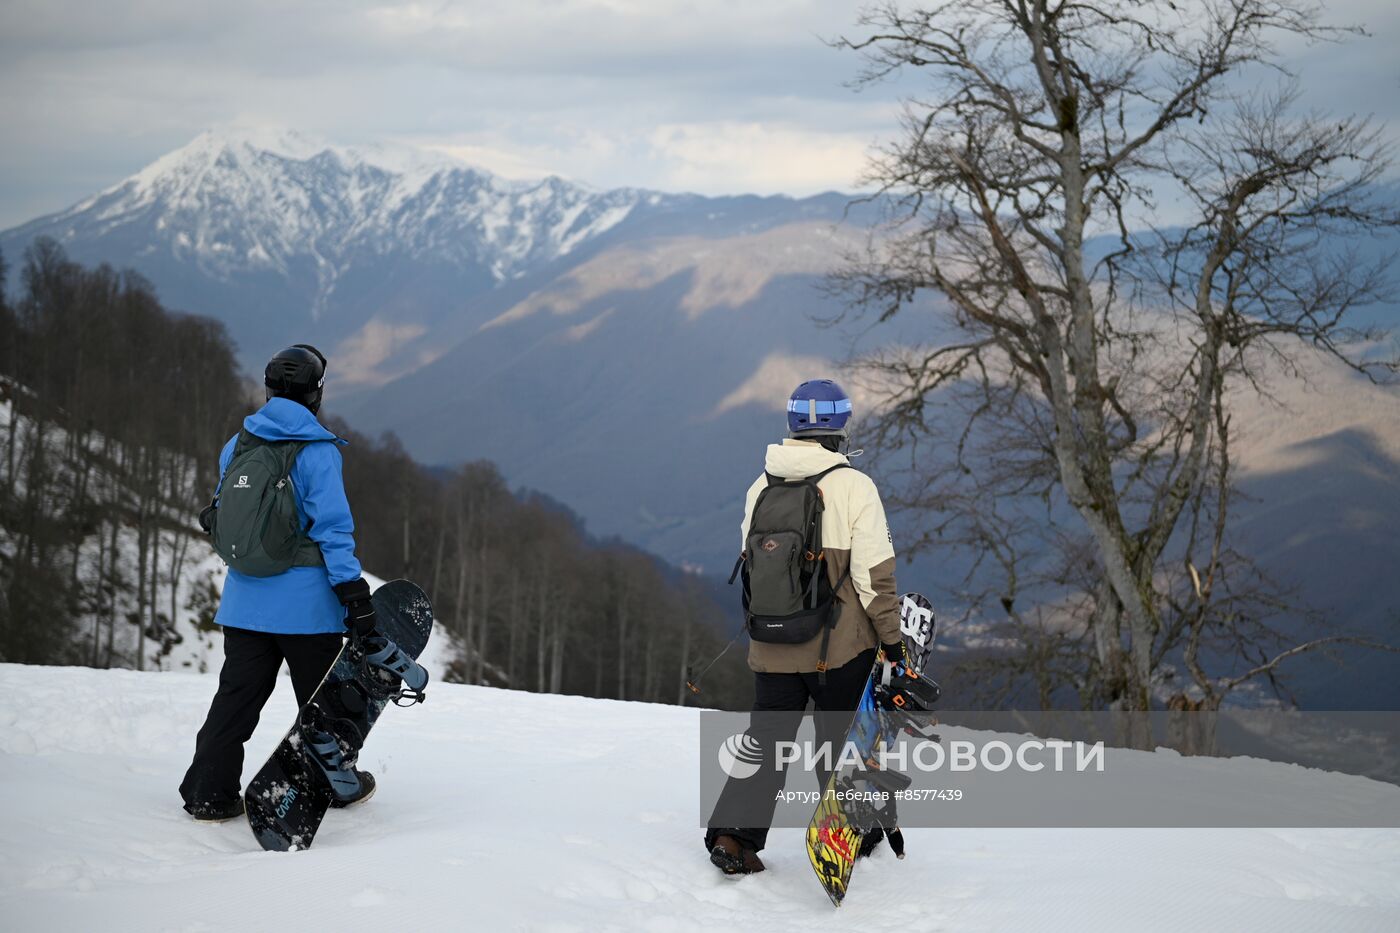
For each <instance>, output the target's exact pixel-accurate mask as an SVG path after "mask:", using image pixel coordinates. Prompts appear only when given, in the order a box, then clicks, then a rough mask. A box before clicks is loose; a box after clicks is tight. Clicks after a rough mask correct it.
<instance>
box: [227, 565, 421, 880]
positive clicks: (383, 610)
mask: <svg viewBox="0 0 1400 933" xmlns="http://www.w3.org/2000/svg"><path fill="white" fill-rule="evenodd" d="M372 598H373V601H374V612H375V616H376V617H377V620H378V621H377V625H376V627H377V630H378V632H379V634H381V635H383V636H385V637H386V638H388V639H389V640H390V641H392V642H394V644H396V645H398V646H399V648H400V650H402V651H403V652H404V653H405V654H408V655H411V656H412V657H414V658H416V657H418V655H419V654H421V653H422V651H423V649H424V647H426V646H427V644H428V635H429V634H430V633H431V632H432V628H433V607H432V604H431V603H429V602H428V597H427V595H426V594H425V593H424V592H423V591H422V590H421V589H419V588H418V587H417V586H416V585H415V584H413V583H410V582H409V581H407V580H393V581H391V582H389V583H386V584H384V585H383V586H381V587H380V588H379V589H377V590H375V592H374V596H373V597H372ZM362 660H363V652H362V651H361V650H360V647H359V645H358V643H357V642H356V641H354V640H349V641H347V642H346V643H345V647H344V648H342V649H341V652H340V656H339V657H338V658H336V662H335V664H333V665H332V666H331V669H330V670H329V671H328V672H327V673H326V676H325V679H324V680H322V681H321V686H320V687H318V688H317V689H316V693H315V694H313V695H312V697H311V700H310V701H309V702H308V703H307V708H303V709H302V710H299V711H298V713H297V722H296V723H293V724H292V728H291V729H290V730H288V732H287V734H286V735H285V736H283V737H282V741H281V743H279V744H278V746H277V749H276V751H274V752H273V753H272V757H271V758H269V759H268V760H267V763H266V764H264V765H263V766H262V768H260V769H259V770H258V773H257V775H256V776H255V777H254V778H253V779H252V780H251V781H249V782H248V788H247V790H245V791H244V792H243V802H244V805H245V808H246V810H247V813H248V825H249V826H251V827H252V829H253V836H254V837H256V838H257V840H258V844H259V845H261V846H262V847H263V848H264V849H268V850H275V851H279V852H285V851H288V850H296V849H307V848H310V846H311V842H312V840H313V839H315V837H316V830H317V829H318V828H319V827H320V825H321V820H322V819H323V818H324V817H325V815H326V810H327V809H329V808H330V805H331V801H332V800H333V799H334V797H333V796H332V794H331V790H330V787H329V785H328V784H327V783H326V780H325V777H324V776H323V775H322V773H321V772H320V770H319V769H317V767H316V766H315V765H314V764H312V763H311V762H309V761H307V760H306V758H305V756H304V755H303V754H302V743H303V737H302V731H301V725H300V724H301V721H302V716H303V715H307V714H308V713H312V714H316V715H319V717H320V721H321V722H322V723H325V724H328V725H330V727H331V730H332V731H333V732H334V733H335V734H336V735H337V737H338V738H339V739H340V744H341V750H342V752H344V753H345V755H346V758H347V759H348V760H352V761H353V760H354V758H355V757H356V755H357V750H356V749H355V748H354V744H355V743H353V742H352V741H347V737H348V736H352V735H354V734H356V733H358V735H359V736H362V737H363V736H368V735H369V730H370V729H371V728H372V727H373V726H374V723H375V721H376V720H377V719H378V718H379V714H380V713H382V712H383V711H384V707H385V706H387V705H388V704H389V702H390V700H391V699H392V696H393V693H394V692H396V691H392V690H389V689H387V687H388V686H391V685H387V684H386V683H385V682H384V681H383V680H378V682H376V678H375V676H374V674H372V673H371V672H368V671H367V670H366V668H365V667H364V665H363V664H362V663H361V662H362ZM310 707H315V710H309V709H308V708H310ZM360 744H362V743H360Z"/></svg>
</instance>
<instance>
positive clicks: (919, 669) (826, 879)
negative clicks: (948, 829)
mask: <svg viewBox="0 0 1400 933" xmlns="http://www.w3.org/2000/svg"><path fill="white" fill-rule="evenodd" d="M899 627H900V631H901V633H902V634H903V637H904V647H905V651H906V652H907V653H908V656H909V660H908V666H909V668H910V669H911V670H912V671H913V673H914V674H916V675H919V676H918V677H917V678H915V679H916V680H919V679H922V675H923V674H924V670H925V668H926V667H927V665H928V660H929V655H930V654H931V653H932V651H933V641H934V636H935V634H936V622H935V619H934V615H933V604H932V603H930V602H929V601H928V600H927V599H926V598H925V597H923V596H921V595H919V594H918V593H906V594H905V595H904V596H902V597H900V607H899ZM883 667H884V665H883V663H882V662H880V661H876V663H875V667H874V669H873V670H872V671H871V673H870V677H869V678H868V679H867V680H866V682H865V690H864V692H863V693H862V694H861V698H860V702H859V703H858V704H857V705H856V710H855V716H854V717H853V718H852V720H851V726H850V729H848V730H847V732H846V743H847V744H849V745H853V746H854V747H855V748H856V749H857V750H858V751H859V753H860V758H861V760H862V761H873V760H874V757H875V753H876V750H877V748H878V746H879V744H880V743H881V742H884V743H887V744H888V743H892V742H893V741H894V739H895V737H896V736H897V735H898V733H899V730H900V729H901V728H902V727H903V726H904V725H905V721H904V719H903V716H902V715H901V714H900V712H899V709H898V707H896V708H894V709H891V708H890V707H892V706H895V704H892V703H890V702H889V700H890V699H891V697H890V691H889V685H886V684H882V683H881V682H880V681H881V678H880V674H881V671H882V668H883ZM929 683H930V684H931V681H930V682H929ZM924 697H925V699H926V700H928V701H931V700H932V699H936V697H937V685H936V684H934V685H932V687H931V689H930V690H928V691H927V692H926V693H925V694H924ZM922 734H924V735H926V736H928V737H931V738H934V739H936V738H937V737H936V736H932V735H931V734H930V733H922ZM909 783H910V781H909V778H907V777H906V776H904V775H902V774H897V773H893V772H889V771H877V770H874V769H869V770H860V769H858V768H856V767H855V766H854V765H847V766H845V767H842V768H839V769H837V770H834V771H833V772H832V774H831V777H830V778H829V779H828V780H827V784H826V787H825V788H824V792H823V793H822V797H821V800H820V801H818V803H817V808H816V811H815V812H814V813H813V814H812V819H811V821H810V822H808V824H807V857H808V859H809V860H810V861H811V863H812V870H813V871H815V872H816V874H817V880H818V881H819V882H820V883H821V886H822V888H823V890H825V891H826V894H827V897H829V898H831V903H833V904H834V905H836V906H837V907H840V906H841V901H842V900H843V899H844V898H845V897H846V889H847V887H848V886H849V885H850V883H851V873H852V872H853V871H854V869H855V864H856V858H857V857H858V856H859V855H860V848H861V843H862V841H863V840H864V837H865V835H866V834H867V833H869V832H870V831H871V830H873V829H875V828H876V827H877V826H880V827H883V828H885V829H886V830H887V831H888V832H889V833H890V845H891V848H893V849H894V851H895V853H896V854H897V855H898V856H899V857H900V858H903V857H904V841H903V837H902V836H900V835H898V830H897V829H896V827H895V821H894V815H895V812H894V800H893V799H891V800H890V801H889V802H888V803H887V804H886V807H885V808H884V809H883V810H877V809H876V808H875V807H874V805H873V804H872V803H870V802H867V801H862V800H859V799H841V798H839V797H838V796H837V795H838V794H851V793H855V794H859V793H862V792H865V791H868V790H878V791H884V792H887V793H891V794H893V793H896V792H898V791H900V790H903V789H904V788H906V787H908V786H909Z"/></svg>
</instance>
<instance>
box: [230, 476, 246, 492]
mask: <svg viewBox="0 0 1400 933" xmlns="http://www.w3.org/2000/svg"><path fill="white" fill-rule="evenodd" d="M233 488H234V489H248V488H249V486H248V477H246V476H240V477H238V482H236V483H234V484H233Z"/></svg>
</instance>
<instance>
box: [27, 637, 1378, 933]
mask: <svg viewBox="0 0 1400 933" xmlns="http://www.w3.org/2000/svg"><path fill="white" fill-rule="evenodd" d="M214 685H215V678H214V677H213V676H212V675H200V674H190V673H136V672H132V671H95V670H87V669H80V668H40V667H23V666H18V665H0V695H3V696H4V697H5V702H4V705H3V707H0V787H3V791H2V792H0V918H3V922H0V927H2V928H4V929H6V930H17V931H18V930H26V931H27V930H74V931H92V930H104V931H106V930H113V931H115V930H141V931H152V930H279V929H290V928H296V929H312V930H316V929H335V930H386V929H402V930H409V929H432V930H444V929H459V928H460V929H472V930H483V931H498V930H530V931H536V930H552V931H565V930H588V931H598V930H663V931H670V930H676V931H680V930H705V931H714V930H730V929H732V930H748V931H764V933H776V931H786V930H793V931H802V933H811V931H812V930H813V929H837V928H840V929H880V928H884V927H890V928H896V929H901V930H930V931H932V930H950V931H957V933H971V931H978V930H1075V931H1086V930H1094V931H1097V930H1114V931H1117V930H1162V931H1172V933H1179V931H1183V930H1190V931H1196V930H1232V931H1241V930H1260V931H1268V933H1277V931H1279V930H1295V929H1296V930H1357V931H1360V930H1366V931H1371V930H1376V931H1380V930H1395V929H1400V831H1391V830H1364V831H1363V830H1345V831H1343V830H1306V831H1305V830H1214V831H1200V830H1155V831H1154V830H956V831H953V830H933V829H923V830H908V831H907V833H906V835H907V841H908V846H909V855H908V858H907V859H906V860H904V861H903V862H899V861H896V860H895V859H894V858H893V857H892V856H891V855H890V854H889V852H888V850H882V851H881V852H880V853H878V854H877V855H876V856H875V857H874V858H873V859H872V860H870V861H869V862H866V863H863V864H862V865H860V866H859V869H858V871H857V874H856V878H855V881H854V883H853V885H852V888H851V893H850V896H849V897H848V898H847V900H846V903H845V906H843V907H842V908H841V911H840V914H839V915H837V914H835V913H834V912H833V908H832V907H831V906H830V904H829V903H828V902H827V900H826V898H825V896H824V895H823V894H822V891H821V889H820V888H819V887H818V886H817V883H816V881H815V880H814V879H813V877H812V873H811V869H810V868H809V867H808V865H807V861H806V856H805V854H804V852H803V848H802V841H801V835H800V832H799V831H798V830H779V831H775V832H774V833H773V835H772V837H771V839H770V845H769V848H768V849H767V850H766V851H765V852H764V857H765V859H766V861H767V863H768V866H769V870H768V871H767V872H766V873H765V874H762V875H756V876H752V877H748V878H743V879H739V880H730V879H725V878H723V877H721V876H720V875H719V874H718V873H717V872H716V871H715V870H714V869H713V868H712V867H711V866H710V865H709V863H708V861H707V860H706V858H705V854H704V852H703V850H702V848H701V846H700V832H701V831H700V829H699V828H698V827H699V821H700V815H699V813H698V807H697V801H698V790H697V780H698V778H697V775H698V767H697V760H696V756H697V754H698V741H697V730H698V720H697V715H698V714H697V712H696V711H695V710H689V709H678V708H674V707H664V706H653V705H647V704H639V703H618V702H612V701H605V700H584V699H579V698H573V697H561V696H541V695H532V694H525V693H516V692H509V691H502V690H493V689H488V688H482V687H464V686H456V685H444V684H436V685H434V686H433V687H432V688H431V689H430V691H429V698H428V702H427V703H426V704H425V705H423V706H420V707H416V708H413V709H406V710H397V709H396V710H392V711H391V712H390V713H389V714H388V718H387V719H386V721H385V723H383V724H382V726H381V728H380V729H378V730H376V731H375V734H374V737H373V739H372V740H371V742H370V744H369V746H368V747H367V748H366V749H365V752H364V755H363V763H364V766H365V767H367V768H369V769H370V770H372V771H373V772H374V773H375V774H376V775H377V776H378V777H379V779H380V790H379V792H378V794H377V795H376V796H375V797H374V798H373V799H372V800H371V801H369V802H368V803H366V804H365V805H363V806H361V807H358V808H354V809H351V810H348V811H344V812H337V811H332V813H331V814H330V815H329V816H328V817H327V819H326V823H325V824H324V826H323V827H322V830H321V833H320V835H318V836H317V839H316V845H315V847H314V848H313V849H311V850H310V851H307V852H296V853H265V852H262V851H260V850H259V849H258V848H257V846H256V845H255V844H254V842H253V839H252V836H251V835H250V834H249V832H248V828H247V826H246V824H244V823H243V822H242V821H235V822H231V823H226V824H222V825H216V826H206V825H199V824H195V823H193V822H191V821H190V820H189V819H188V818H187V817H186V816H185V815H184V813H183V812H182V811H181V810H180V801H179V796H178V794H177V793H176V786H177V785H178V783H179V781H180V777H181V774H182V772H183V770H184V768H185V765H186V764H187V761H188V758H189V755H190V753H191V751H192V747H193V740H194V734H195V731H196V729H197V728H198V726H199V723H200V722H201V720H202V717H203V714H204V711H205V708H206V705H207V703H208V700H209V697H210V695H211V694H212V693H213V690H214ZM293 712H294V709H293V701H292V698H291V689H290V684H289V683H288V682H287V681H286V679H285V678H283V682H282V683H281V684H280V685H279V688H278V692H277V694H276V695H275V696H274V698H273V700H272V702H271V703H270V704H269V706H268V709H267V711H266V714H265V715H264V717H263V724H262V726H261V727H260V728H259V730H258V733H257V734H256V735H255V736H254V738H253V741H252V742H251V744H250V747H249V749H248V769H247V770H248V771H251V769H253V768H256V767H257V766H258V764H260V763H261V761H262V759H263V757H264V756H265V755H267V754H268V753H269V752H270V750H271V748H272V746H273V745H274V743H275V742H276V740H277V739H278V737H279V736H280V733H281V730H282V728H283V727H284V726H285V725H286V724H287V723H288V722H289V721H290V720H291V717H292V714H293ZM1177 760H1179V759H1177ZM1171 761H1172V758H1171V757H1170V756H1168V757H1166V758H1164V762H1163V767H1172V766H1173V765H1172V764H1171ZM838 917H839V920H838ZM832 923H836V924H837V926H836V927H832V926H829V924H832ZM818 924H828V926H825V927H821V926H817V925H818Z"/></svg>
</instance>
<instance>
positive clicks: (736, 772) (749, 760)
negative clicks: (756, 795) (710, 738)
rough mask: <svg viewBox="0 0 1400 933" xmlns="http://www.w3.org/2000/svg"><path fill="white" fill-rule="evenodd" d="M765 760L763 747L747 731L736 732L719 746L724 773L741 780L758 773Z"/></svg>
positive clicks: (720, 762) (720, 763)
mask: <svg viewBox="0 0 1400 933" xmlns="http://www.w3.org/2000/svg"><path fill="white" fill-rule="evenodd" d="M762 761H763V747H762V746H761V745H759V744H758V740H757V739H755V738H754V737H753V736H751V735H749V734H748V733H747V732H736V733H734V734H733V735H731V736H730V737H729V738H727V739H725V740H724V744H723V745H721V746H720V747H719V766H720V768H721V769H723V771H724V773H725V774H727V775H729V776H730V777H732V778H736V779H738V780H740V781H742V780H744V779H745V778H751V777H753V776H754V775H755V774H757V773H758V766H759V764H760V763H762Z"/></svg>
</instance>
